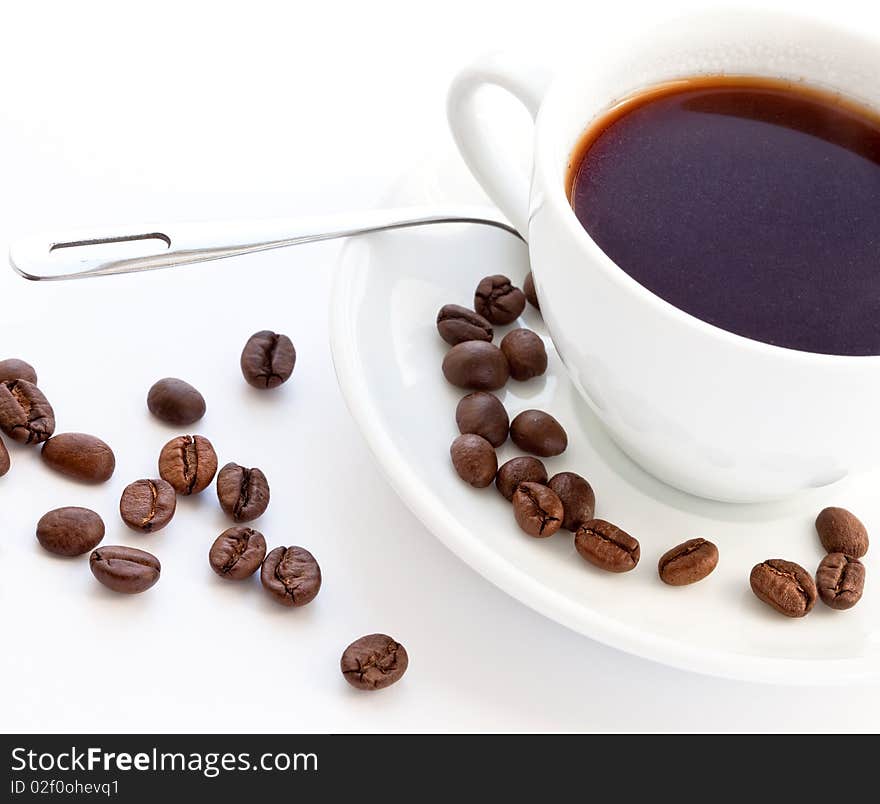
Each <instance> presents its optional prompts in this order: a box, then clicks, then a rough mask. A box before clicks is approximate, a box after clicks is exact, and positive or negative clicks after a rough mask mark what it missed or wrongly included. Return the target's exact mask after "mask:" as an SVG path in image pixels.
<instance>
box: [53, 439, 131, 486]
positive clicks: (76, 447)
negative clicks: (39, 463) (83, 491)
mask: <svg viewBox="0 0 880 804" xmlns="http://www.w3.org/2000/svg"><path fill="white" fill-rule="evenodd" d="M42 456H43V461H44V462H45V464H46V465H47V466H50V467H52V469H54V470H55V471H56V472H61V474H63V475H67V476H68V477H72V478H73V479H74V480H81V481H83V482H84V483H103V482H104V481H106V480H109V479H110V478H111V477H112V476H113V470H114V469H115V468H116V457H115V456H114V455H113V450H112V449H110V447H108V446H107V444H105V443H104V442H103V441H101V439H100V438H96V437H95V436H92V435H87V434H86V433H60V434H59V435H57V436H52V438H50V439H49V440H48V441H47V442H46V443H45V444H43V451H42Z"/></svg>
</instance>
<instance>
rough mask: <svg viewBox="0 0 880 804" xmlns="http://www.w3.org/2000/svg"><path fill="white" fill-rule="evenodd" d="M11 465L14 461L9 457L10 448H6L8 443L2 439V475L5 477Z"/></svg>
mask: <svg viewBox="0 0 880 804" xmlns="http://www.w3.org/2000/svg"><path fill="white" fill-rule="evenodd" d="M11 465H12V461H11V460H10V458H9V450H7V449H6V444H4V443H3V441H2V439H0V477H3V475H5V474H6V473H7V472H8V471H9V467H10V466H11Z"/></svg>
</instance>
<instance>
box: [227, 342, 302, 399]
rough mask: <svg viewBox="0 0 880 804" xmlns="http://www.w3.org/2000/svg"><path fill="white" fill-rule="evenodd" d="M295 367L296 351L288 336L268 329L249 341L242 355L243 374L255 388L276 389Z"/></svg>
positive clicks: (287, 378) (285, 380) (288, 377)
mask: <svg viewBox="0 0 880 804" xmlns="http://www.w3.org/2000/svg"><path fill="white" fill-rule="evenodd" d="M295 364H296V349H294V348H293V342H292V341H291V340H290V338H288V337H287V335H278V334H277V333H275V332H270V331H269V330H267V329H264V330H262V331H261V332H255V333H254V334H253V335H251V337H250V338H248V342H247V343H246V344H245V345H244V349H243V350H242V353H241V373H242V374H243V375H244V378H245V379H246V380H247V381H248V383H250V384H251V385H253V386H254V388H277V387H278V386H279V385H281V383H283V382H287V380H289V379H290V375H291V374H292V373H293V367H294V365H295Z"/></svg>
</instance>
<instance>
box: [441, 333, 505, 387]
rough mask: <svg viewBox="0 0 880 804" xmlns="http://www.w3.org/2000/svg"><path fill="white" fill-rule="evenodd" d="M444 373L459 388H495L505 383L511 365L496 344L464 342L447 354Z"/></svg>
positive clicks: (444, 359) (444, 360) (444, 361)
mask: <svg viewBox="0 0 880 804" xmlns="http://www.w3.org/2000/svg"><path fill="white" fill-rule="evenodd" d="M443 374H444V376H445V377H446V379H447V380H448V381H449V382H451V383H452V384H453V385H456V386H458V387H459V388H473V389H474V390H475V391H496V390H497V389H499V388H501V387H502V386H503V385H504V383H506V382H507V378H508V377H509V376H510V368H509V367H508V365H507V358H506V357H505V356H504V352H502V351H501V350H500V349H499V348H498V347H497V346H494V345H493V344H491V343H486V342H485V341H465V342H464V343H459V344H457V345H456V346H453V347H452V348H451V349H450V350H449V351H448V352H447V353H446V357H444V358H443Z"/></svg>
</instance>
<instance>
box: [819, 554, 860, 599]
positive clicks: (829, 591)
mask: <svg viewBox="0 0 880 804" xmlns="http://www.w3.org/2000/svg"><path fill="white" fill-rule="evenodd" d="M816 589H817V590H818V592H819V597H821V598H822V602H823V603H824V604H825V605H826V606H831V608H832V609H838V610H840V611H842V610H843V609H851V608H852V607H853V606H855V604H856V603H858V602H859V600H860V599H861V597H862V592H864V591H865V565H864V564H862V562H861V561H859V560H858V559H857V558H852V557H851V556H847V555H844V554H843V553H829V554H828V555H827V556H825V558H823V559H822V562H821V563H820V564H819V569H817V570H816Z"/></svg>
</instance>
